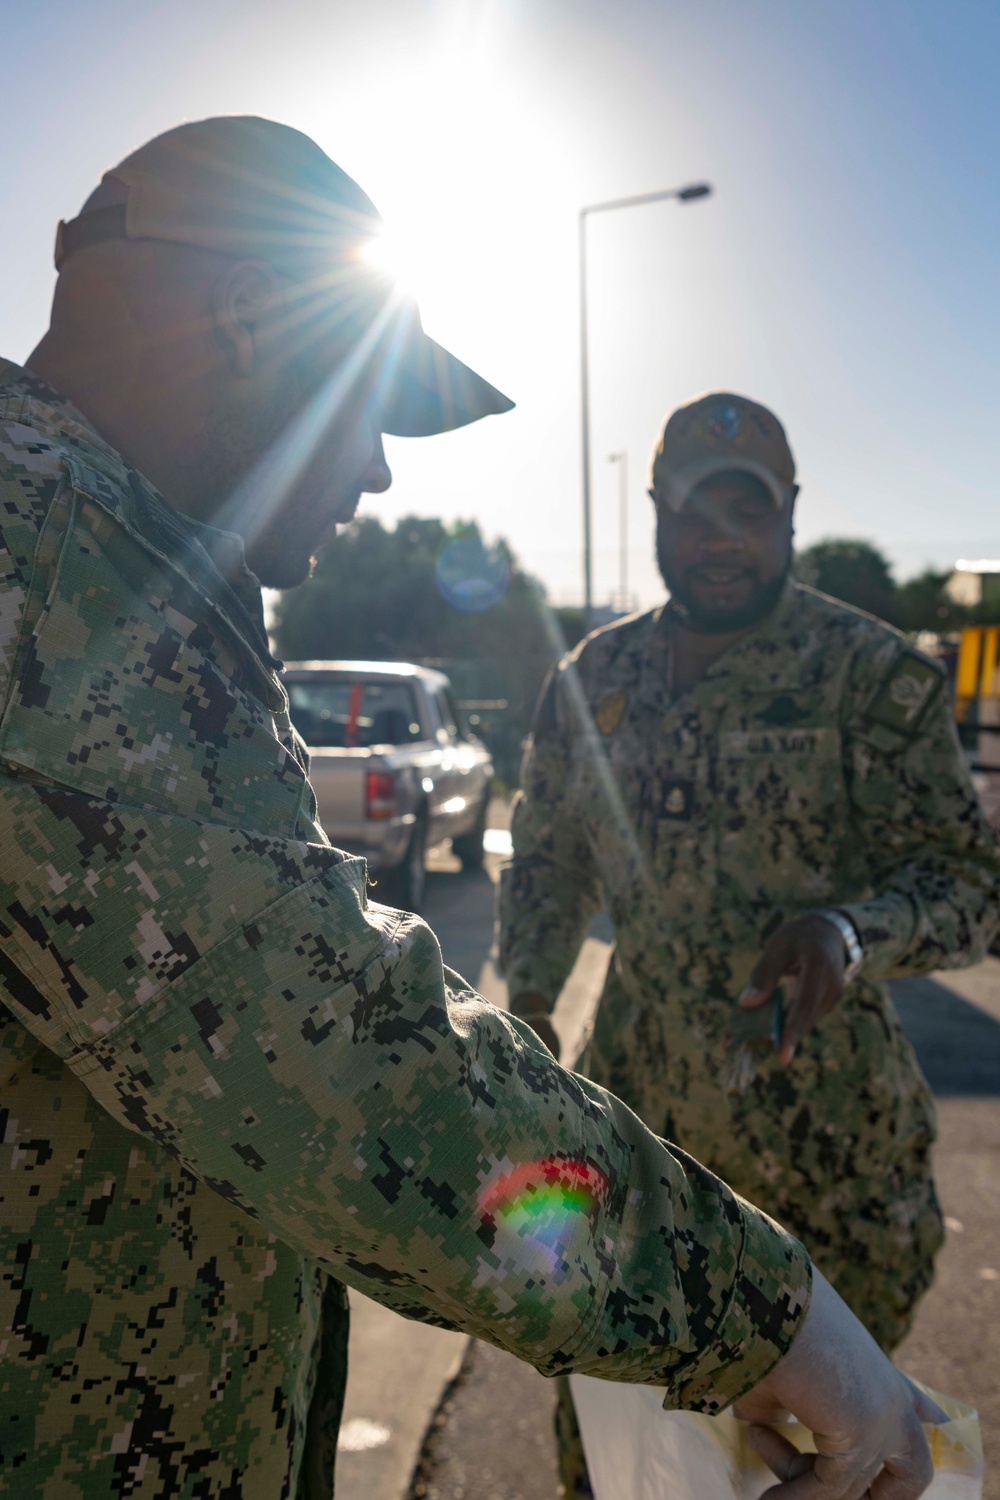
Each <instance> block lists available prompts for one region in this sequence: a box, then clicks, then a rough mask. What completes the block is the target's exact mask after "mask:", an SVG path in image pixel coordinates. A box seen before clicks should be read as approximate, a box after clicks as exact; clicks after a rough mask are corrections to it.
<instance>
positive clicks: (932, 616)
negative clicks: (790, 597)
mask: <svg viewBox="0 0 1000 1500" xmlns="http://www.w3.org/2000/svg"><path fill="white" fill-rule="evenodd" d="M795 573H796V576H797V577H798V578H800V579H801V580H802V582H803V583H809V584H811V585H812V586H813V588H817V589H822V591H823V593H824V594H830V595H832V597H833V598H834V599H843V600H844V602H845V603H846V604H853V605H855V606H856V607H857V608H858V609H865V610H867V611H868V612H869V614H873V615H878V616H879V617H880V618H881V619H883V620H888V621H889V623H890V624H891V625H895V626H896V627H897V629H899V630H905V631H907V632H909V633H916V632H917V631H918V630H933V631H936V632H938V633H941V634H947V633H950V632H953V631H958V630H961V629H962V626H963V625H969V624H976V623H980V622H982V623H986V624H989V623H991V622H992V621H995V620H996V618H997V615H998V613H1000V610H998V605H1000V598H994V597H992V596H991V594H990V587H989V586H990V580H988V579H987V580H984V590H983V602H982V604H981V605H979V606H977V607H976V608H975V609H966V608H964V607H963V606H962V605H960V604H955V603H954V601H953V600H951V599H949V598H948V595H947V594H946V592H945V585H946V583H947V582H948V578H949V577H950V574H949V573H935V572H934V571H933V570H932V569H928V570H927V571H926V572H924V573H921V574H920V575H919V576H918V577H917V578H910V579H908V580H907V582H906V583H900V584H897V583H896V582H895V580H894V579H893V576H892V569H891V568H890V566H889V564H888V562H887V561H886V559H885V557H884V556H883V555H882V553H881V552H880V551H879V550H878V548H877V547H873V546H872V545H871V543H870V542H862V541H853V540H849V539H846V538H844V539H842V538H839V537H838V538H830V539H829V540H827V541H823V542H817V543H816V545H815V546H813V547H807V548H806V549H805V551H804V552H800V553H798V555H797V556H796V559H795Z"/></svg>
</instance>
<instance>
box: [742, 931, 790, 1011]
mask: <svg viewBox="0 0 1000 1500" xmlns="http://www.w3.org/2000/svg"><path fill="white" fill-rule="evenodd" d="M794 965H795V954H794V949H793V948H792V945H791V944H790V943H789V942H787V941H786V939H785V938H784V937H783V936H782V934H781V932H780V931H779V932H776V933H775V935H774V937H772V938H771V940H770V941H769V942H768V944H767V946H766V947H765V949H764V951H763V953H762V954H761V956H760V958H759V959H758V960H757V962H756V964H755V965H754V969H753V973H752V974H751V975H750V979H749V982H748V983H747V985H746V987H745V988H744V989H743V991H742V993H741V994H740V997H739V1000H738V1001H737V1004H739V1005H742V1006H743V1008H744V1010H753V1009H754V1007H755V1006H758V1005H763V1004H764V1002H765V1001H766V1000H770V998H771V996H772V995H773V994H774V987H775V985H776V984H777V983H778V980H779V979H780V978H781V976H782V975H783V974H790V973H791V972H792V969H793V968H794Z"/></svg>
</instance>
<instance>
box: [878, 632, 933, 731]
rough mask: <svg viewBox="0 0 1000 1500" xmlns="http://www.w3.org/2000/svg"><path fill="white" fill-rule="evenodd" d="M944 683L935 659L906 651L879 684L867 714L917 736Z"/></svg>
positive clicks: (880, 721) (890, 727)
mask: <svg viewBox="0 0 1000 1500" xmlns="http://www.w3.org/2000/svg"><path fill="white" fill-rule="evenodd" d="M943 682H944V678H943V677H942V675H941V672H940V671H939V669H938V668H937V667H935V666H934V664H933V662H929V661H925V660H924V659H923V657H921V656H916V655H914V654H912V653H911V652H909V651H906V652H904V653H903V655H902V656H900V657H898V658H897V660H896V661H894V662H893V664H892V666H891V667H890V668H889V671H888V672H887V673H886V675H885V677H884V678H883V680H882V682H881V683H880V684H879V687H878V690H877V691H876V693H875V694H874V696H873V698H872V700H871V704H870V705H869V708H868V715H869V717H870V718H871V720H872V721H873V723H875V724H882V725H884V726H885V727H886V728H887V729H894V730H895V731H896V733H897V734H904V735H906V736H907V737H909V736H911V735H914V734H916V733H917V731H918V729H919V728H920V724H921V722H922V720H923V717H924V714H925V713H926V712H927V709H928V707H929V706H930V704H931V703H933V701H934V699H935V698H936V697H937V694H938V692H939V691H940V690H941V687H942V685H943Z"/></svg>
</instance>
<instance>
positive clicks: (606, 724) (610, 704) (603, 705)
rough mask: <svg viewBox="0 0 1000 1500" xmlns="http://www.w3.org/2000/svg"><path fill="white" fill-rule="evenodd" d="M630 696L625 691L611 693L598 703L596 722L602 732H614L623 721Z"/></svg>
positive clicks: (595, 715)
mask: <svg viewBox="0 0 1000 1500" xmlns="http://www.w3.org/2000/svg"><path fill="white" fill-rule="evenodd" d="M627 703H628V698H627V697H626V696H625V694H624V693H609V694H608V696H607V697H606V698H603V699H602V700H601V702H600V703H599V704H598V705H597V712H596V713H595V714H594V722H595V724H596V725H597V727H598V729H599V730H600V731H601V733H602V734H614V732H615V730H616V729H617V728H618V725H619V724H620V723H621V721H622V715H623V714H624V712H625V706H626V704H627Z"/></svg>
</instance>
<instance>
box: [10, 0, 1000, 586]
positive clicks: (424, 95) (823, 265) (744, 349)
mask: <svg viewBox="0 0 1000 1500" xmlns="http://www.w3.org/2000/svg"><path fill="white" fill-rule="evenodd" d="M0 18H2V19H0V25H2V28H3V29H2V33H0V35H3V38H4V55H5V62H6V66H5V69H4V113H5V118H6V119H7V122H8V123H7V141H8V147H7V149H6V150H5V152H4V153H3V159H2V163H0V214H2V222H3V225H4V231H3V246H4V276H3V283H2V293H0V350H2V351H3V353H4V354H6V355H7V356H8V357H11V358H14V359H21V358H24V357H25V356H26V355H27V354H28V352H29V351H30V349H31V347H32V346H33V344H34V342H35V340H36V339H37V337H38V335H39V334H40V333H41V331H42V329H43V327H44V325H45V322H46V318H47V312H48V302H49V297H50V294H51V287H52V281H53V272H52V269H51V264H52V263H51V247H52V238H53V232H54V226H55V223H56V220H57V219H58V218H60V217H65V218H70V217H72V216H73V214H75V213H76V212H77V210H78V209H79V207H80V205H81V204H82V202H83V200H84V199H85V198H86V196H87V195H88V193H89V192H90V190H91V188H92V187H93V186H94V185H96V183H97V181H98V179H99V177H100V174H101V172H102V171H103V170H104V169H105V168H107V167H108V166H111V165H113V163H114V162H115V161H117V160H119V159H120V158H121V157H122V156H123V155H125V154H126V152H128V151H129V150H131V149H132V148H133V147H134V146H136V145H138V144H139V143H140V142H141V141H143V140H144V139H146V138H148V137H149V136H151V135H153V134H155V133H157V132H158V131H160V130H162V129H165V128H167V127H168V126H170V125H173V124H176V123H177V122H179V121H180V120H182V119H185V118H187V119H196V118H199V117H201V116H204V115H209V114H225V113H254V114H262V115H269V116H271V117H273V118H275V119H278V120H283V121H286V122H287V123H289V124H291V125H295V126H297V127H299V128H300V129H302V130H305V131H307V132H308V133H309V134H311V135H313V136H314V137H315V139H316V140H317V141H318V142H319V143H320V144H321V145H322V146H323V147H324V148H325V149H326V150H327V151H328V152H329V153H330V155H331V156H333V157H334V159H335V160H336V161H338V162H339V163H340V165H341V166H343V167H344V168H345V169H346V170H347V171H348V172H350V173H351V174H352V175H353V176H355V177H357V178H358V180H359V181H360V182H361V184H362V186H363V187H364V188H365V189H366V190H367V191H368V192H369V193H370V194H371V196H372V197H373V198H374V200H375V202H376V203H377V204H378V206H379V208H380V209H381V211H382V213H383V215H384V216H385V217H386V219H387V220H388V221H389V222H390V224H391V226H392V228H393V231H394V234H395V237H396V239H397V240H398V241H400V242H402V243H403V244H406V245H408V246H409V247H410V252H411V259H412V264H413V279H414V280H415V283H416V289H417V291H418V292H419V294H420V296H421V301H422V306H423V310H424V322H425V326H426V327H427V328H428V330H429V331H430V332H431V333H433V334H434V335H435V336H436V337H437V338H439V339H441V340H442V341H443V342H445V343H447V344H449V346H450V347H452V348H453V349H454V350H455V352H456V353H457V354H459V355H460V356H461V357H462V358H463V359H465V360H466V361H467V362H469V363H471V364H472V365H474V366H475V367H476V368H477V369H480V370H481V371H482V373H483V374H485V375H486V376H487V377H488V378H489V379H491V380H492V381H494V383H495V384H497V385H499V386H500V388H501V389H502V390H505V391H506V392H508V393H509V394H510V395H511V396H513V397H514V399H515V400H516V401H517V403H518V408H517V410H516V411H515V412H513V413H512V414H511V415H509V416H505V417H502V418H493V419H490V420H489V421H487V422H484V423H480V424H476V425H475V426H474V427H472V428H469V429H467V430H465V431H463V432H459V433H454V434H449V435H447V436H444V437H438V438H431V439H421V440H409V441H407V440H403V439H393V440H390V444H389V457H390V461H391V462H392V466H393V470H394V473H395V484H394V487H393V489H392V490H391V491H390V492H389V494H388V495H386V496H383V497H379V498H374V497H373V498H372V499H371V500H370V501H369V502H367V504H368V506H369V508H371V509H377V511H378V512H379V513H380V514H381V515H382V516H383V517H384V518H386V519H387V520H390V521H391V520H394V519H395V518H396V517H397V516H399V515H401V514H404V513H407V512H417V513H420V514H425V515H435V514H437V515H441V516H443V517H444V518H445V519H446V520H447V519H453V518H459V517H462V518H467V517H475V518H477V519H478V520H479V521H480V523H481V525H482V526H483V528H484V530H485V531H486V532H487V534H488V535H497V534H503V535H506V536H507V537H508V538H509V539H510V541H511V542H512V544H513V545H514V548H515V550H516V552H517V553H518V555H519V556H520V558H521V560H522V561H523V563H524V564H525V565H526V566H527V567H528V568H529V569H530V570H531V571H533V572H535V573H536V574H538V575H539V576H540V577H541V578H542V579H543V580H544V581H545V582H546V584H547V585H548V586H549V589H550V592H551V594H552V596H553V597H554V598H555V599H556V600H558V601H565V600H569V599H571V598H574V597H575V598H577V599H578V598H579V597H580V591H581V585H580V577H581V563H580V549H581V527H580V437H579V426H580V411H579V384H578V381H579V370H578V323H577V318H578V300H577V271H576V231H577V210H578V208H579V206H580V205H581V204H583V203H592V202H595V201H599V200H603V199H606V198H615V197H620V196H624V195H627V194H632V193H641V192H646V191H651V190H654V189H658V188H664V187H671V186H675V185H680V184H683V183H685V182H690V181H693V180H698V179H702V178H706V179H708V180H709V181H711V182H712V183H713V184H714V186H715V190H716V191H715V195H714V196H713V197H712V198H710V199H708V200H706V201H703V202H699V203H693V204H691V205H689V206H681V205H678V204H676V203H669V202H668V203H662V204H657V205H653V206H648V207H643V208H633V209H628V210H624V211H622V212H619V213H616V214H613V215H607V216H601V217H599V218H597V219H595V220H592V221H591V229H590V233H591V262H590V270H591V279H590V310H591V329H592V346H591V347H592V356H591V357H592V431H593V456H594V463H593V476H594V508H595V580H596V589H595V593H596V595H597V597H598V599H605V598H607V596H608V595H609V593H610V591H611V590H612V588H613V587H614V586H615V582H616V580H617V575H618V554H617V536H618V517H617V494H618V490H617V484H618V477H617V471H616V469H615V468H614V466H612V465H610V464H609V463H607V462H606V458H607V455H608V454H609V453H611V452H612V451H620V450H624V451H625V452H626V453H627V454H628V457H629V477H630V494H629V520H630V533H631V547H630V556H629V571H630V581H631V584H632V587H633V589H634V590H635V591H636V593H637V595H638V598H639V600H640V601H641V602H643V603H646V602H652V601H653V600H655V599H656V598H657V597H659V595H660V592H661V591H660V588H659V583H658V579H657V576H656V572H655V566H654V564H653V561H652V542H651V518H650V514H649V503H648V501H647V500H646V496H645V487H646V467H647V463H648V458H649V454H650V450H651V448H652V445H653V442H654V439H655V437H656V435H657V430H658V426H659V423H660V421H661V419H662V417H663V415H664V413H666V412H667V411H669V410H670V409H671V408H672V407H673V406H675V405H677V404H678V403H679V402H681V401H683V400H685V399H687V398H688V397H690V396H692V395H694V394H696V393H698V392H700V391H702V390H705V389H709V388H714V387H727V388H730V389H735V390H738V391H742V392H744V393H746V394H747V395H751V396H753V397H755V398H757V399H759V400H762V401H764V402H766V403H767V404H769V405H771V406H772V407H773V408H774V409H775V411H776V412H777V413H778V414H779V416H780V417H781V418H782V419H783V421H784V422H785V425H786V428H787V430H788V433H789V437H790V439H791V442H792V446H793V448H794V450H795V453H796V455H797V458H798V461H799V468H800V477H801V479H802V483H803V493H802V497H801V499H800V502H799V503H800V516H799V538H800V541H801V542H803V543H808V542H809V541H812V540H816V539H817V538H819V537H821V536H826V535H830V534H837V535H851V536H864V537H868V538H869V539H871V540H872V541H874V542H876V543H877V544H878V545H880V546H881V547H883V548H884V549H885V551H886V552H887V553H888V554H889V556H890V558H891V559H892V561H893V563H894V564H895V567H896V570H897V574H898V575H899V576H900V577H905V576H907V575H908V574H911V573H913V572H915V571H917V570H919V569H920V568H922V567H924V566H927V565H934V566H938V567H945V566H950V565H951V563H952V561H953V560H954V559H955V558H957V557H960V556H962V557H969V556H994V557H995V556H998V555H1000V494H998V489H997V483H996V479H995V468H996V456H995V455H996V448H997V436H998V433H1000V419H998V407H1000V402H998V397H1000V297H998V295H997V280H996V256H997V246H998V244H1000V192H998V188H1000V89H998V88H997V84H996V79H997V74H998V65H1000V7H998V6H997V5H996V3H995V0H949V3H947V4H943V3H941V0H877V3H872V0H807V3H804V0H699V3H698V4H691V3H687V0H614V3H608V0H364V3H360V0H282V3H281V4H280V5H278V4H276V3H274V0H239V3H228V0H196V3H195V0H167V3H163V0H144V3H143V4H141V5H136V4H134V3H133V0H87V4H85V5H81V4H79V3H77V0H32V4H31V5H27V6H17V7H15V6H14V5H12V4H8V5H5V6H4V7H3V8H2V10H0Z"/></svg>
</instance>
